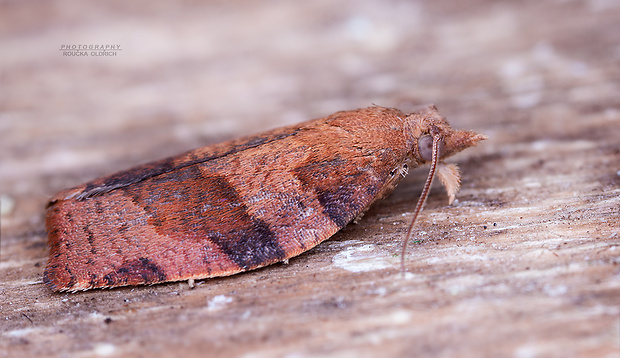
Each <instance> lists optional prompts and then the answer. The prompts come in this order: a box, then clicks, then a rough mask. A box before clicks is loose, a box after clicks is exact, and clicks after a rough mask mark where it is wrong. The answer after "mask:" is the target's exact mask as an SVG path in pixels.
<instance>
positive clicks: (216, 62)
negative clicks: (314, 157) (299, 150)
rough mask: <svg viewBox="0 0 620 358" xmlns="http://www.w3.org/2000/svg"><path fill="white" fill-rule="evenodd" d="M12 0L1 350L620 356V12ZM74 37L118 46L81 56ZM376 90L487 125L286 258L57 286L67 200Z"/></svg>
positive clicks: (601, 8) (1, 64)
mask: <svg viewBox="0 0 620 358" xmlns="http://www.w3.org/2000/svg"><path fill="white" fill-rule="evenodd" d="M455 4H457V2H454V1H447V0H442V1H435V2H430V1H427V2H422V1H419V2H414V1H343V2H337V5H334V2H332V1H327V0H325V1H311V2H288V1H269V2H251V1H238V2H233V3H230V2H223V1H213V2H209V3H204V4H203V3H199V2H177V3H153V2H146V1H145V2H140V1H139V2H130V3H125V2H121V1H111V2H91V3H84V2H74V1H62V0H60V1H28V2H20V1H5V2H2V3H0V41H1V42H0V44H1V48H2V56H1V59H0V71H1V72H0V110H1V114H0V143H1V144H0V145H1V150H0V190H1V191H2V217H1V219H2V222H1V223H2V232H1V234H2V242H1V247H0V248H1V258H0V277H1V282H0V318H1V319H2V321H0V356H3V357H28V356H37V357H44V356H63V357H64V356H70V357H72V356H75V357H97V356H136V357H137V356H150V357H157V356H181V357H198V356H227V357H230V356H237V357H310V356H326V357H336V356H338V357H375V356H394V357H405V356H428V357H448V356H471V357H480V356H493V357H497V356H505V357H518V358H522V357H524V358H526V357H547V356H557V357H571V356H575V357H618V354H619V351H620V265H619V263H620V237H619V235H620V233H619V231H620V225H619V223H620V219H619V217H620V21H618V19H619V18H620V3H618V2H617V1H613V0H591V1H520V2H495V1H482V0H479V1H474V0H472V1H466V2H458V5H455ZM63 44H68V45H71V44H86V45H91V44H92V45H96V44H103V45H105V44H120V45H121V48H122V50H121V51H118V53H117V55H116V56H113V57H93V56H88V57H67V56H63V54H62V52H61V51H59V50H58V49H59V48H60V46H61V45H63ZM372 103H376V104H379V105H384V106H394V107H398V108H400V109H403V110H409V109H411V108H413V107H415V106H418V105H421V104H426V103H435V104H436V105H437V106H438V107H439V110H440V112H441V113H443V114H444V115H445V116H447V117H448V119H449V120H450V122H451V124H452V125H453V126H455V127H460V128H467V129H473V130H476V131H478V132H482V133H485V134H487V135H488V136H489V139H488V140H487V141H485V142H483V143H482V144H481V145H480V146H479V147H477V148H474V149H471V150H467V151H466V152H463V153H461V154H460V155H458V156H457V157H455V158H454V159H453V161H454V162H457V163H459V165H460V166H461V169H462V171H463V188H462V190H461V192H460V194H459V195H458V197H457V198H458V201H457V202H456V203H455V204H454V205H452V206H447V198H446V196H445V193H443V192H442V190H441V189H440V188H439V187H438V186H437V187H435V188H434V190H433V191H432V193H431V196H430V198H429V201H428V203H427V205H426V209H425V211H424V212H423V213H422V215H421V218H420V219H421V220H420V225H419V230H418V232H417V236H416V239H415V240H416V241H415V243H414V244H412V245H410V246H409V249H408V256H407V270H408V273H407V274H406V275H404V276H403V275H401V274H400V272H399V253H400V247H401V243H402V237H403V235H404V231H405V230H406V225H407V223H408V222H409V219H410V217H411V212H412V210H413V206H414V205H415V201H416V200H417V195H418V193H419V191H420V189H421V186H422V183H423V181H424V179H425V175H426V172H425V169H422V170H418V171H415V172H413V173H411V175H410V177H408V178H407V179H406V180H405V181H404V182H403V183H401V184H400V186H399V187H398V188H397V190H396V191H395V192H394V194H393V195H391V196H390V197H389V198H387V199H386V200H384V201H383V202H381V203H379V204H377V205H376V206H375V207H374V208H373V209H371V210H370V211H369V212H368V213H367V215H366V216H365V217H364V219H363V220H362V221H361V222H360V223H359V224H357V225H350V226H348V227H347V228H345V229H344V230H343V231H341V232H339V233H338V234H336V235H335V236H334V237H333V238H332V239H330V240H328V241H326V242H324V243H323V244H321V245H319V246H318V247H317V248H316V249H314V250H311V251H310V252H307V253H305V254H303V255H301V256H300V257H298V258H295V259H292V260H291V261H290V264H288V265H284V264H278V265H274V266H271V267H267V268H264V269H261V270H258V271H254V272H249V273H245V274H241V275H236V276H231V277H227V278H221V279H211V280H205V281H201V282H197V286H196V288H194V289H189V288H188V284H187V283H172V284H162V285H156V286H150V287H149V286H147V287H135V288H122V289H114V290H92V291H88V292H84V293H76V294H56V293H52V292H51V291H50V290H48V289H47V288H46V287H45V286H43V284H42V281H41V275H42V272H43V268H44V266H45V263H46V260H47V249H46V244H45V242H46V237H45V232H44V226H43V213H44V209H43V208H44V205H45V202H46V200H47V199H48V198H49V197H50V196H51V195H52V194H54V193H55V192H57V191H60V190H62V189H64V188H67V187H70V186H73V185H76V184H80V183H82V182H84V181H86V180H89V179H93V178H95V177H98V176H101V175H105V174H110V173H112V172H115V171H117V170H120V169H125V168H127V167H130V166H133V165H136V164H139V163H142V162H145V161H148V160H154V159H159V158H162V157H165V156H168V155H172V154H176V153H178V152H181V151H183V150H187V149H190V148H194V147H197V146H202V145H206V144H211V143H215V142H218V141H222V140H226V139H230V138H233V137H237V136H240V135H245V134H250V133H255V132H259V131H262V130H264V129H267V128H273V127H276V126H280V125H284V124H291V123H295V122H299V121H302V120H305V119H310V118H314V117H319V116H323V115H326V114H330V113H332V112H334V111H337V110H343V109H352V108H357V107H365V106H368V105H370V104H372Z"/></svg>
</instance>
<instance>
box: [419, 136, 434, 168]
mask: <svg viewBox="0 0 620 358" xmlns="http://www.w3.org/2000/svg"><path fill="white" fill-rule="evenodd" d="M418 151H419V152H420V157H421V158H422V159H424V160H425V161H427V162H430V161H431V160H432V159H433V137H431V136H430V135H425V136H422V137H420V139H418Z"/></svg>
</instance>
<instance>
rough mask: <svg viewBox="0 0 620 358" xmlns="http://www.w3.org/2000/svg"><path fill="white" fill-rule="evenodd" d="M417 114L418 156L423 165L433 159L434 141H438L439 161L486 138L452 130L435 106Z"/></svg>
mask: <svg viewBox="0 0 620 358" xmlns="http://www.w3.org/2000/svg"><path fill="white" fill-rule="evenodd" d="M418 114H419V115H420V116H421V120H420V122H419V130H420V132H419V136H418V143H417V145H418V156H419V158H420V159H421V160H422V162H423V163H426V162H430V161H431V159H432V157H433V140H434V139H435V140H437V141H438V148H437V150H438V153H437V156H438V159H439V160H440V161H441V160H443V159H445V158H448V157H450V156H452V155H454V154H456V153H458V152H460V151H462V150H463V149H465V148H468V147H471V146H474V145H476V143H478V142H479V141H481V140H483V139H486V138H487V136H485V135H484V134H478V133H476V132H473V131H464V130H458V129H453V128H452V127H451V126H450V124H449V123H448V122H447V121H446V120H445V119H444V118H443V117H441V116H440V115H439V113H438V112H437V108H436V107H435V106H432V105H431V106H429V107H427V108H426V110H424V111H422V112H420V113H418Z"/></svg>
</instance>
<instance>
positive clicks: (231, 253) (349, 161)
mask: <svg viewBox="0 0 620 358" xmlns="http://www.w3.org/2000/svg"><path fill="white" fill-rule="evenodd" d="M485 138H486V137H485V136H484V135H481V134H477V133H474V132H471V131H462V130H454V129H452V128H451V127H450V125H449V124H448V122H447V121H446V120H445V119H444V118H442V117H441V116H440V115H439V113H438V112H437V109H436V108H435V107H434V106H429V107H428V108H426V109H424V110H421V111H418V112H414V113H411V114H405V113H403V112H401V111H399V110H397V109H393V108H384V107H380V106H373V107H369V108H364V109H357V110H352V111H343V112H337V113H335V114H332V115H330V116H328V117H325V118H320V119H315V120H311V121H307V122H304V123H301V124H298V125H293V126H288V127H283V128H279V129H274V130H271V131H268V132H265V133H261V134H258V135H254V136H249V137H246V138H242V139H237V140H232V141H229V142H225V143H220V144H215V145H211V146H207V147H202V148H198V149H195V150H191V151H188V152H186V153H182V154H180V155H177V156H173V157H169V158H166V159H163V160H159V161H155V162H151V163H147V164H143V165H140V166H137V167H134V168H131V169H128V170H125V171H121V172H119V173H116V174H112V175H110V176H106V177H103V178H99V179H96V180H93V181H91V182H88V183H86V184H83V185H80V186H78V187H75V188H72V189H68V190H65V191H62V192H60V193H58V194H56V195H55V196H54V197H52V198H51V199H50V201H49V203H48V204H47V209H46V221H45V225H46V231H47V235H48V247H49V261H48V263H47V266H46V269H45V272H44V276H43V281H44V282H45V283H46V284H47V286H48V287H49V288H51V289H52V290H54V291H78V290H88V289H92V288H105V287H118V286H126V285H142V284H155V283H160V282H168V281H179V280H194V279H204V278H209V277H217V276H227V275H232V274H235V273H239V272H243V271H248V270H253V269H256V268H259V267H263V266H266V265H270V264H273V263H276V262H280V261H285V260H288V259H289V258H291V257H294V256H297V255H299V254H301V253H302V252H305V251H307V250H310V249H311V248H313V247H314V246H316V245H318V244H319V243H321V242H322V241H324V240H326V239H328V238H329V237H331V236H332V235H334V234H335V233H336V232H337V231H338V230H340V229H342V228H343V227H344V226H346V225H347V224H348V223H349V222H351V221H353V220H359V219H360V218H361V217H362V215H363V214H364V213H365V212H366V211H367V210H368V208H369V207H370V206H371V205H372V204H373V203H374V202H376V201H377V200H380V199H382V198H384V197H386V196H387V195H388V194H389V193H390V192H392V191H393V190H394V188H395V187H396V185H397V184H398V183H399V182H400V181H401V180H402V179H403V178H404V177H405V175H406V174H407V173H408V171H409V170H410V169H412V168H416V167H418V166H421V165H423V164H427V163H429V164H431V170H430V173H429V176H428V178H427V181H426V184H425V188H424V190H423V194H422V195H421V197H420V200H419V201H418V205H417V206H416V209H415V211H414V218H413V219H412V222H411V225H410V227H409V232H408V234H407V237H406V239H405V243H404V245H403V255H402V257H403V266H404V252H405V247H406V242H407V240H409V237H410V236H411V232H412V229H413V226H414V223H415V218H416V217H417V215H418V213H419V212H420V210H421V209H422V206H423V205H424V201H425V199H426V196H427V194H428V189H429V188H430V185H431V182H432V180H433V177H434V176H435V173H437V176H438V177H439V179H440V180H441V182H442V183H443V184H444V186H445V187H446V189H447V191H448V195H449V197H450V202H451V201H452V200H454V197H455V195H456V192H457V191H458V189H459V186H460V175H459V171H458V168H457V166H456V165H454V164H445V163H444V162H443V160H444V159H445V158H447V157H450V156H451V155H453V154H455V153H457V152H459V151H461V150H463V149H465V148H468V147H470V146H473V145H475V144H476V143H477V142H479V141H480V140H482V139H485Z"/></svg>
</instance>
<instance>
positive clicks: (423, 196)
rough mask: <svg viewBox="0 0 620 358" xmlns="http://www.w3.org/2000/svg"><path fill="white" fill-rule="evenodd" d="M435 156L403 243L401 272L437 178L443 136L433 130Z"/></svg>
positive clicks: (403, 270) (403, 269)
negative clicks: (406, 251) (436, 172)
mask: <svg viewBox="0 0 620 358" xmlns="http://www.w3.org/2000/svg"><path fill="white" fill-rule="evenodd" d="M432 133H433V155H432V159H431V169H430V171H429V172H428V176H427V177H426V182H425V183H424V189H422V193H421V194H420V198H419V199H418V203H417V204H416V206H415V210H414V212H413V219H411V224H409V230H407V236H405V241H404V242H403V251H402V253H401V255H400V271H401V272H403V273H404V272H405V250H407V243H408V242H409V240H410V239H411V233H412V232H413V227H414V225H415V222H416V219H417V218H418V215H419V214H420V211H422V208H423V207H424V203H426V198H427V197H428V193H429V192H430V189H431V184H433V178H435V171H436V170H437V162H438V157H439V141H440V140H441V136H440V135H439V131H438V130H437V129H436V128H433V130H432Z"/></svg>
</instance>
